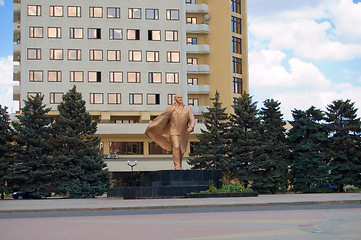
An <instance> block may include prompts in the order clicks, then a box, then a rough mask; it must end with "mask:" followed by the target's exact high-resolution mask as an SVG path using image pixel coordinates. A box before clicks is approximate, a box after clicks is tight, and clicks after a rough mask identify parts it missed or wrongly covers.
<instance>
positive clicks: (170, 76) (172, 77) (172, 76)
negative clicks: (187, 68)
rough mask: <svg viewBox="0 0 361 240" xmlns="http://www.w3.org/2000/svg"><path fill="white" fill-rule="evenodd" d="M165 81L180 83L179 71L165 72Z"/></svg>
mask: <svg viewBox="0 0 361 240" xmlns="http://www.w3.org/2000/svg"><path fill="white" fill-rule="evenodd" d="M165 82H166V83H174V84H178V83H179V73H174V72H173V73H170V72H169V73H166V74H165Z"/></svg>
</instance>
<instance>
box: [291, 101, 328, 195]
mask: <svg viewBox="0 0 361 240" xmlns="http://www.w3.org/2000/svg"><path fill="white" fill-rule="evenodd" d="M292 116H293V118H294V121H293V122H292V126H293V128H292V129H291V130H290V131H289V133H288V140H289V146H290V150H291V169H292V174H293V188H294V190H295V191H301V192H320V191H328V190H330V189H329V187H328V181H329V168H328V166H327V159H326V147H327V143H328V132H327V126H326V125H325V124H324V123H322V122H321V121H322V120H323V119H324V114H323V113H322V111H321V110H319V109H316V108H315V107H313V106H312V107H311V108H309V109H308V110H306V111H301V110H293V111H292Z"/></svg>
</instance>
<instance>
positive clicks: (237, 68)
mask: <svg viewBox="0 0 361 240" xmlns="http://www.w3.org/2000/svg"><path fill="white" fill-rule="evenodd" d="M232 65H233V73H239V74H242V59H241V58H237V57H232Z"/></svg>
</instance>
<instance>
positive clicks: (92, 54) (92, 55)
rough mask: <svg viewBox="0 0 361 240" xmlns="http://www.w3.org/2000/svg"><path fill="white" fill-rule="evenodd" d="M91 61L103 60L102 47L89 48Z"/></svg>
mask: <svg viewBox="0 0 361 240" xmlns="http://www.w3.org/2000/svg"><path fill="white" fill-rule="evenodd" d="M98 54H100V55H98ZM89 61H103V50H102V49H90V50H89Z"/></svg>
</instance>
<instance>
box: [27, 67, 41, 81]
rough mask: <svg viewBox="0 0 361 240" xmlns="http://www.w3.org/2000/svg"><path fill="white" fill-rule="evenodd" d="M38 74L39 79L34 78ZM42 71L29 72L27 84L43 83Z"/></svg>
mask: <svg viewBox="0 0 361 240" xmlns="http://www.w3.org/2000/svg"><path fill="white" fill-rule="evenodd" d="M37 74H40V75H41V77H40V78H39V79H38V78H37V77H36V76H37ZM43 81H44V71H43V70H29V82H43Z"/></svg>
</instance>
